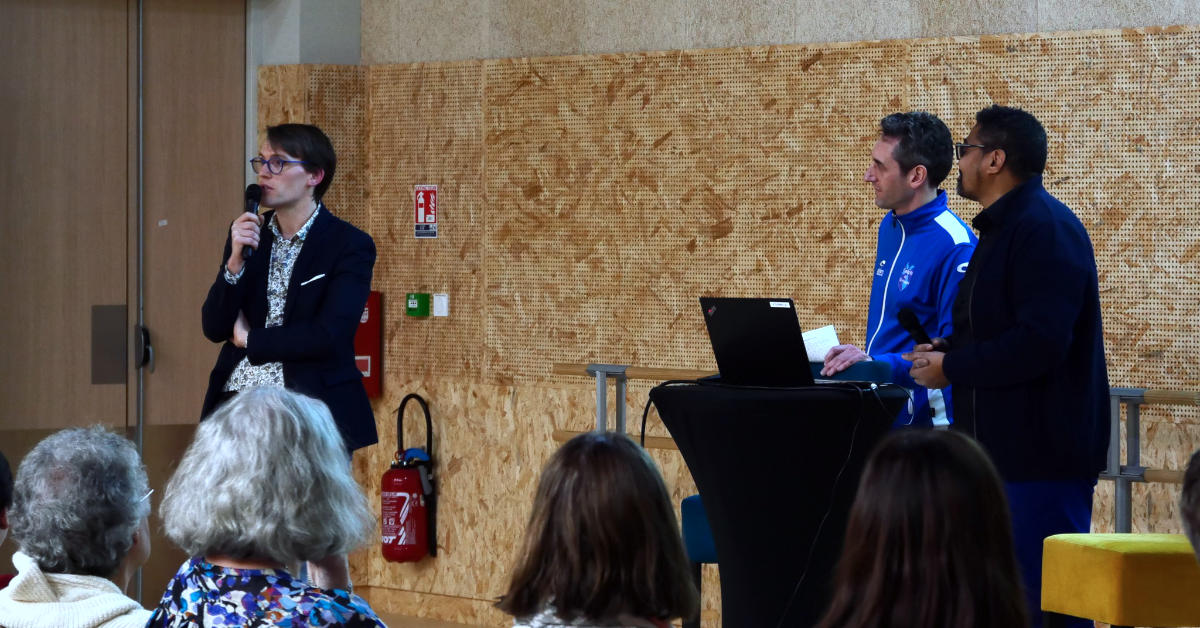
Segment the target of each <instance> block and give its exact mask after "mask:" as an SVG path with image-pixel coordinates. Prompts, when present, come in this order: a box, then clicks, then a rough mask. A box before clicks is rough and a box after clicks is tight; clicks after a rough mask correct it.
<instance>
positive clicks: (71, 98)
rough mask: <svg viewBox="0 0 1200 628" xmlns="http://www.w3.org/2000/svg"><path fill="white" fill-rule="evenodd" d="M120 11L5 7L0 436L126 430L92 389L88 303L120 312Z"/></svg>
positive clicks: (125, 28)
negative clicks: (103, 427) (92, 427)
mask: <svg viewBox="0 0 1200 628" xmlns="http://www.w3.org/2000/svg"><path fill="white" fill-rule="evenodd" d="M126 8H127V7H126V3H125V2H124V1H123V0H121V1H113V0H79V1H77V2H71V3H64V2H58V3H52V2H45V3H30V2H15V3H14V2H9V3H5V5H4V9H3V13H4V17H3V19H0V54H2V56H3V58H4V59H5V62H4V63H3V64H0V111H3V112H4V113H3V115H0V148H2V149H3V151H4V155H5V156H4V159H3V160H0V188H2V189H3V190H4V196H5V208H4V210H3V212H0V234H4V236H5V245H4V246H3V247H2V248H0V294H4V295H5V296H6V301H7V302H6V303H5V306H4V307H3V308H2V312H0V330H2V331H0V334H2V335H0V347H3V351H4V358H3V360H0V381H3V382H5V383H6V385H5V386H4V387H3V389H4V391H3V393H0V395H2V396H0V428H2V429H9V430H21V429H39V428H45V429H50V428H61V427H68V426H78V425H89V424H93V423H105V424H108V425H112V426H123V425H124V424H125V422H126V385H125V384H124V383H122V384H104V385H93V384H92V371H91V365H92V355H91V345H92V329H91V323H92V306H95V305H102V306H104V305H112V306H124V305H127V285H128V284H127V281H126V262H127V256H128V254H129V252H130V250H131V249H130V247H129V242H128V240H127V237H128V224H129V223H128V217H129V204H130V199H129V196H128V192H129V181H130V173H129V172H127V170H126V168H127V165H128V151H129V150H130V133H129V126H128V124H129V122H128V120H129V110H130V100H129V91H128V80H129V74H128V71H129V66H128V64H127V59H128V56H127V55H128V46H129V45H130V42H131V38H130V31H129V23H128V15H127V13H126Z"/></svg>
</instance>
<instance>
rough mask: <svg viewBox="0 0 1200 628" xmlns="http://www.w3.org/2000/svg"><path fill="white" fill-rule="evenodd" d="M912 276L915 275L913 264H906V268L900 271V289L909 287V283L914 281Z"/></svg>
mask: <svg viewBox="0 0 1200 628" xmlns="http://www.w3.org/2000/svg"><path fill="white" fill-rule="evenodd" d="M912 276H913V265H912V264H905V265H904V270H903V271H901V273H900V289H901V290H903V289H905V288H907V287H908V284H910V283H912Z"/></svg>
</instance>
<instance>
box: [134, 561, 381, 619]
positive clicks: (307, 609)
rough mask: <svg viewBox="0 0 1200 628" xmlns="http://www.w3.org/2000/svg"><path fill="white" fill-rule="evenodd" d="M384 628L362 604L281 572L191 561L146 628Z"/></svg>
mask: <svg viewBox="0 0 1200 628" xmlns="http://www.w3.org/2000/svg"><path fill="white" fill-rule="evenodd" d="M216 626H244V627H246V628H252V627H266V626H282V627H283V628H301V627H305V628H326V627H330V626H346V627H348V628H387V625H386V624H384V623H383V622H382V621H380V619H379V618H378V617H377V616H376V615H375V612H374V611H372V610H371V607H370V606H369V605H367V602H366V600H364V599H362V598H361V597H359V596H357V595H354V594H352V593H348V592H346V591H343V590H341V589H332V590H326V589H318V588H316V587H313V586H310V585H309V584H308V583H306V582H304V581H302V580H298V579H295V578H293V577H292V575H291V574H289V573H288V572H286V571H283V570H279V569H233V568H230V567H219V566H217V565H213V564H211V563H208V562H205V561H204V559H203V558H199V557H196V558H192V559H189V560H188V561H187V562H185V563H183V566H182V567H180V568H179V573H177V574H175V577H174V578H172V579H171V581H170V582H169V583H168V584H167V590H166V592H165V593H163V597H162V601H161V602H159V603H158V607H157V608H155V609H154V614H153V615H151V616H150V621H149V623H147V624H146V628H158V627H161V628H185V627H186V628H210V627H216Z"/></svg>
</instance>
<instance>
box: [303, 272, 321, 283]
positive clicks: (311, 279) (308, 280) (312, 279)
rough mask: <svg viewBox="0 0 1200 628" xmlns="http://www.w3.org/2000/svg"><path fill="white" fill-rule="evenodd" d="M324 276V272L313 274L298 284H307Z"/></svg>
mask: <svg viewBox="0 0 1200 628" xmlns="http://www.w3.org/2000/svg"><path fill="white" fill-rule="evenodd" d="M324 276H325V273H321V274H320V275H313V276H312V278H310V279H306V280H304V281H301V282H300V285H302V286H307V285H308V284H310V283H312V282H314V281H316V280H318V279H320V278H321V277H324Z"/></svg>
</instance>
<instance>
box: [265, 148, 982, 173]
mask: <svg viewBox="0 0 1200 628" xmlns="http://www.w3.org/2000/svg"><path fill="white" fill-rule="evenodd" d="M968 148H981V149H984V150H986V149H987V148H989V147H988V146H984V145H983V144H966V143H961V142H960V143H958V144H955V145H954V158H955V159H962V156H963V153H965V152H967V149H968ZM276 174H278V173H276Z"/></svg>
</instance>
